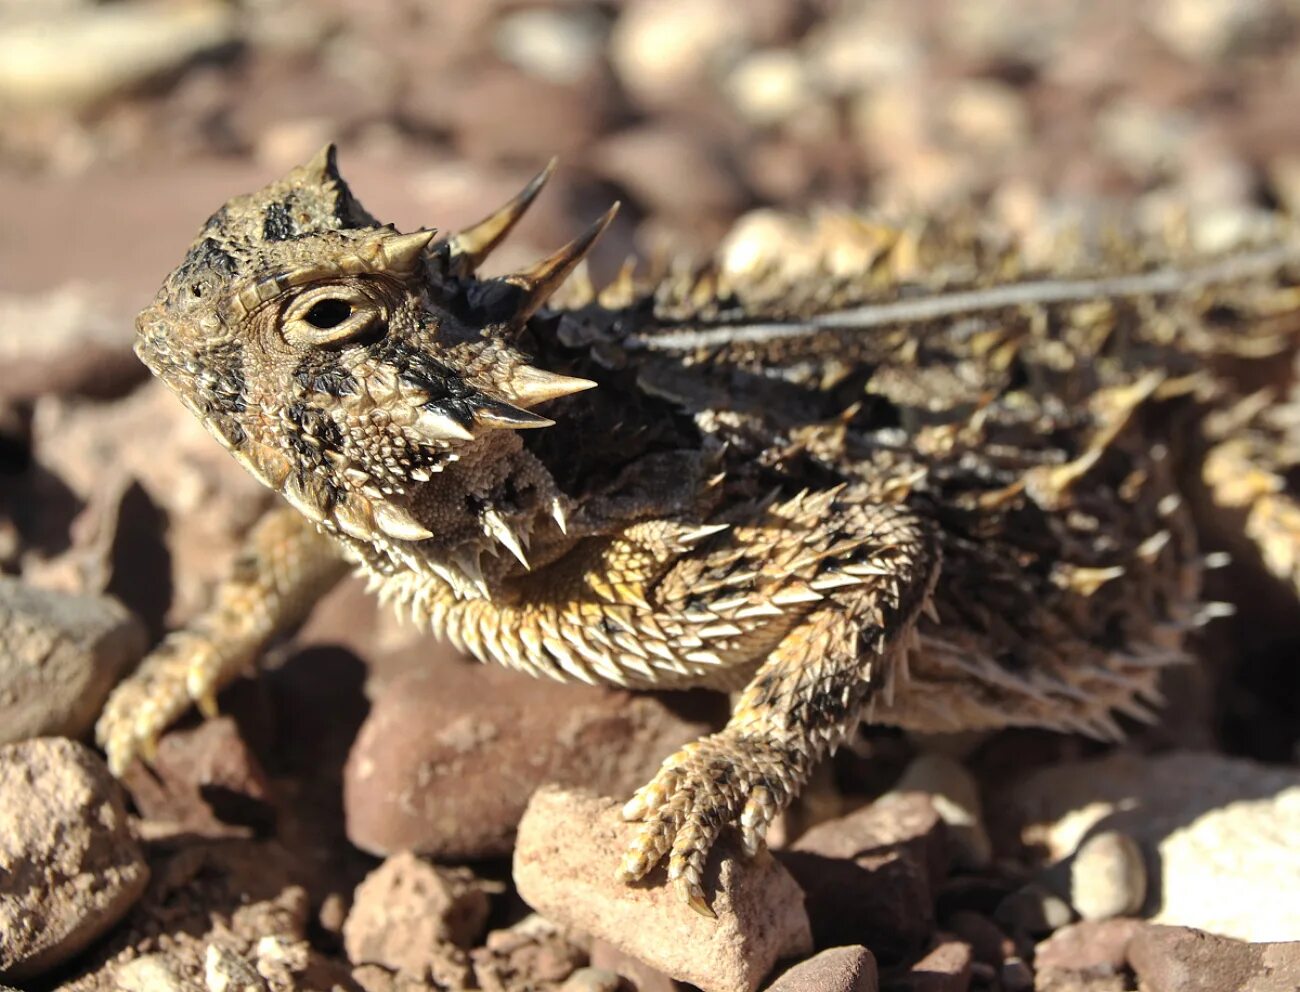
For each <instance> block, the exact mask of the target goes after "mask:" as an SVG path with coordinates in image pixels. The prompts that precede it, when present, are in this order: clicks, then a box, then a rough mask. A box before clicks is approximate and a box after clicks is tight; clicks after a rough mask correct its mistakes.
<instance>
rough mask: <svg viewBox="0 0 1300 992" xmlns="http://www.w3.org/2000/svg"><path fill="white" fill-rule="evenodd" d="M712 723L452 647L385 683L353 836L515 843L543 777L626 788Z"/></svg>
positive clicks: (354, 804)
mask: <svg viewBox="0 0 1300 992" xmlns="http://www.w3.org/2000/svg"><path fill="white" fill-rule="evenodd" d="M430 646H431V645H430ZM425 653H426V655H427V654H428V653H429V652H428V647H426V648H425ZM709 729H710V727H709V724H708V723H707V722H705V721H701V720H691V719H687V718H685V717H682V716H679V715H678V714H676V713H675V712H674V711H673V710H671V709H669V707H668V705H666V703H665V702H664V701H663V700H661V699H659V698H656V697H653V696H647V695H633V694H630V693H626V692H616V691H613V690H608V689H597V688H593V687H589V686H570V685H561V684H560V683H553V682H548V681H545V680H535V679H530V678H527V677H526V676H522V675H519V674H518V673H515V672H511V671H508V670H507V669H504V668H501V667H499V666H481V665H477V664H469V663H466V662H464V661H461V660H460V659H459V658H456V657H454V656H452V657H447V656H446V654H444V656H443V657H442V658H441V659H436V658H435V659H430V660H429V661H428V663H426V664H424V665H422V666H420V667H419V668H417V669H415V670H413V671H409V672H407V673H405V674H404V675H399V676H397V677H396V678H394V679H393V681H391V682H389V683H388V684H387V685H386V686H384V687H383V688H382V689H381V690H380V693H379V697H378V698H377V699H376V700H375V703H374V708H373V709H372V710H371V712H370V716H369V717H368V718H367V720H366V722H365V724H364V726H363V727H362V728H361V732H360V734H359V735H358V737H357V740H356V743H355V745H354V746H353V749H352V753H351V755H350V756H349V758H348V764H347V767H346V769H345V773H344V806H345V810H346V814H347V829H348V836H349V838H350V839H351V840H352V842H353V843H354V844H356V845H357V846H358V847H360V848H361V849H363V850H365V851H369V852H371V853H375V854H386V853H390V852H393V851H401V850H412V851H417V852H419V853H422V854H429V855H431V856H433V857H436V858H438V859H440V860H449V861H456V860H462V859H474V858H484V857H495V856H500V855H505V854H508V853H509V852H510V850H511V848H512V846H513V844H514V833H515V826H516V824H517V823H518V822H519V818H520V816H522V815H523V811H524V807H525V805H526V804H527V802H528V797H529V796H530V795H532V793H533V791H534V790H536V789H537V788H538V786H540V785H542V784H543V783H547V782H554V783H558V784H561V785H581V786H583V787H585V788H589V789H591V790H593V791H595V792H600V793H603V794H605V795H610V796H619V797H624V798H625V797H627V796H630V795H631V794H632V793H633V792H634V791H635V790H636V789H638V788H639V787H640V786H642V785H644V784H645V783H646V782H647V781H649V780H650V778H651V777H653V775H654V773H655V771H657V770H658V767H659V764H660V762H662V761H663V759H664V758H665V757H666V756H667V755H669V754H670V753H672V751H674V750H675V749H676V748H678V747H680V746H681V745H682V744H685V743H686V742H687V741H691V740H694V739H695V738H697V737H699V736H701V735H703V734H705V733H707V732H708V731H709Z"/></svg>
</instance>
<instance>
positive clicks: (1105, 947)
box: [1034, 918, 1148, 977]
mask: <svg viewBox="0 0 1300 992" xmlns="http://www.w3.org/2000/svg"><path fill="white" fill-rule="evenodd" d="M1147 925H1148V924H1146V923H1145V922H1144V921H1142V920H1134V919H1122V918H1117V919H1110V920H1100V921H1089V920H1085V921H1083V922H1080V923H1071V924H1070V925H1069V926H1065V927H1062V928H1061V929H1060V930H1057V931H1056V932H1055V933H1054V934H1052V936H1050V937H1048V938H1047V939H1046V940H1045V941H1043V942H1042V943H1041V944H1039V945H1038V947H1037V948H1035V950H1034V966H1035V967H1036V968H1037V969H1038V970H1039V971H1040V972H1045V973H1046V972H1051V973H1057V972H1059V973H1071V974H1076V975H1084V976H1087V977H1105V976H1108V975H1118V974H1120V973H1121V972H1122V971H1123V970H1124V964H1125V960H1126V958H1125V948H1126V947H1127V946H1128V942H1129V941H1130V940H1131V939H1132V938H1133V937H1134V936H1135V935H1136V934H1137V933H1139V932H1140V931H1141V930H1142V929H1143V928H1145V927H1146V926H1147Z"/></svg>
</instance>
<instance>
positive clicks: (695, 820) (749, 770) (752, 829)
mask: <svg viewBox="0 0 1300 992" xmlns="http://www.w3.org/2000/svg"><path fill="white" fill-rule="evenodd" d="M783 762H786V764H785V765H784V768H786V769H788V768H789V765H788V759H786V758H785V757H784V756H783V755H782V754H781V753H779V752H778V750H777V749H776V748H773V747H772V746H771V744H770V743H768V742H766V741H764V740H762V739H759V738H754V737H748V736H745V735H742V734H739V733H736V732H734V731H730V730H723V731H721V732H720V733H717V734H713V735H711V736H709V737H704V738H701V739H700V740H698V741H695V742H693V743H691V744H688V745H686V746H685V747H684V748H682V749H681V750H679V751H677V752H676V753H675V754H673V755H672V756H670V757H669V758H668V759H667V760H666V761H665V762H664V763H663V766H662V767H661V768H660V769H659V772H658V773H657V774H656V775H655V777H654V779H653V780H651V781H650V783H649V784H647V785H645V786H643V787H642V788H641V789H639V790H637V793H636V795H634V796H633V797H632V799H631V800H630V801H629V802H628V804H627V805H626V806H624V807H623V818H624V819H625V820H640V821H641V822H642V827H641V829H640V830H639V831H638V833H637V836H636V839H635V840H634V841H633V842H632V845H631V846H630V847H629V848H628V851H627V854H626V855H625V856H624V858H623V861H622V864H621V865H620V866H619V869H618V877H619V879H620V880H622V881H625V882H632V881H636V880H637V879H640V878H643V877H644V876H645V875H647V874H648V873H649V872H650V871H651V870H652V869H653V868H654V867H655V865H657V864H658V863H659V862H660V861H661V860H662V859H663V857H664V855H667V856H668V880H669V882H670V883H672V884H673V886H674V887H675V888H676V889H677V891H678V893H679V894H680V895H681V897H682V899H683V900H684V901H685V902H686V904H687V905H689V906H690V907H691V908H692V909H694V910H695V911H696V912H698V913H701V914H702V915H704V916H709V917H712V916H713V915H714V913H713V910H712V909H710V908H709V904H708V902H707V900H706V899H705V894H704V886H703V883H702V879H703V874H704V865H705V861H706V860H707V858H708V855H709V851H710V849H711V848H712V847H713V843H714V841H715V840H717V837H718V834H719V833H720V832H721V831H722V829H723V828H724V827H727V826H736V827H739V828H740V836H741V840H742V842H743V844H744V848H745V851H746V853H748V854H750V855H753V854H755V853H757V851H758V849H759V848H760V847H761V846H762V843H763V834H764V833H765V832H766V831H767V828H768V825H769V824H770V823H771V822H772V819H773V818H774V817H775V816H776V814H777V812H778V811H779V810H780V809H781V808H782V807H783V806H784V805H785V804H786V801H787V800H788V793H789V791H790V790H789V789H787V787H786V785H785V783H786V781H787V775H788V773H787V772H783Z"/></svg>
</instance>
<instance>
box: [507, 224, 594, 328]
mask: <svg viewBox="0 0 1300 992" xmlns="http://www.w3.org/2000/svg"><path fill="white" fill-rule="evenodd" d="M618 207H619V205H618V204H617V203H615V204H614V205H613V206H612V207H610V208H609V209H608V210H606V211H605V213H604V215H602V216H601V217H600V218H599V219H598V220H597V221H596V222H595V223H594V224H592V225H591V226H590V227H589V228H587V229H586V230H585V231H583V232H582V233H581V234H579V235H578V236H577V237H576V238H574V239H573V240H572V241H570V242H569V243H568V244H567V245H565V246H564V247H563V248H561V249H560V250H559V251H557V252H555V253H554V254H553V255H550V256H548V257H546V258H544V259H542V260H541V261H540V262H538V263H537V264H536V265H533V266H532V267H531V268H528V269H525V270H524V271H523V272H516V273H515V274H514V275H509V276H506V277H505V278H504V279H503V280H502V281H503V282H505V283H508V284H509V285H512V286H517V287H519V288H520V289H522V290H523V291H524V294H523V299H522V301H521V302H520V304H519V307H518V310H517V311H516V312H515V315H514V317H513V320H512V322H513V323H515V324H522V323H523V322H524V321H525V320H527V319H528V318H529V317H531V316H532V315H533V314H534V313H536V312H537V309H538V308H539V307H540V306H541V305H542V304H543V303H545V302H546V300H547V298H549V297H550V295H551V294H552V293H554V292H555V291H556V290H557V289H559V288H560V284H561V283H562V282H564V280H565V279H566V278H567V277H568V275H569V273H570V272H572V271H573V270H574V268H576V267H577V265H578V263H579V262H581V261H582V260H583V258H584V257H586V255H587V253H588V252H589V251H591V247H592V245H594V244H595V243H596V239H597V238H599V237H600V236H601V234H603V233H604V231H605V228H607V227H609V225H610V222H611V221H612V220H613V219H614V215H615V214H616V213H618Z"/></svg>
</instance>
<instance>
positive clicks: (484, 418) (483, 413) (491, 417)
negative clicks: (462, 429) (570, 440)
mask: <svg viewBox="0 0 1300 992" xmlns="http://www.w3.org/2000/svg"><path fill="white" fill-rule="evenodd" d="M474 424H475V426H481V427H498V428H503V429H505V430H512V431H523V430H530V429H532V428H534V427H553V426H554V425H555V421H554V420H550V419H549V418H547V417H539V416H538V415H537V414H535V413H529V412H528V411H527V410H523V409H521V408H519V407H517V406H513V405H511V404H509V403H501V402H499V401H497V400H487V401H486V402H482V403H480V404H479V406H478V407H477V408H476V409H475V410H474Z"/></svg>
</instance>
